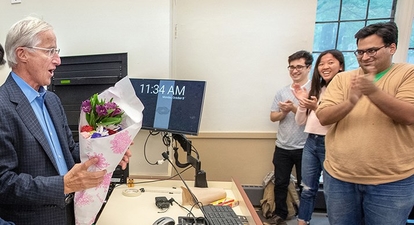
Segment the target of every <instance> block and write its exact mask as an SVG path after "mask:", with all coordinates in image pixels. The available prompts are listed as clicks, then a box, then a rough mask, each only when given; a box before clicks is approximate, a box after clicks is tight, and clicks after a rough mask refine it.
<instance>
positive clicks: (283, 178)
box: [270, 50, 313, 225]
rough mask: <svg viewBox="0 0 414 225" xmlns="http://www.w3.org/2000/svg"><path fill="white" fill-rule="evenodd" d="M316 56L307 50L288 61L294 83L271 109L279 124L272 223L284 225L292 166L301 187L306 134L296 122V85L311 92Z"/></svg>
mask: <svg viewBox="0 0 414 225" xmlns="http://www.w3.org/2000/svg"><path fill="white" fill-rule="evenodd" d="M312 62H313V57H312V54H311V53H309V52H307V51H303V50H302V51H298V52H295V53H293V54H292V55H290V56H289V58H288V63H289V66H288V70H289V75H290V78H291V79H292V84H290V85H288V86H285V87H283V88H282V89H280V90H279V91H278V92H277V93H276V95H275V99H274V101H273V104H272V107H271V109H270V120H271V121H272V122H279V128H278V131H277V139H276V147H275V152H274V154H273V165H274V167H275V171H274V174H275V204H276V210H275V211H274V212H273V217H272V218H271V219H270V220H271V221H270V222H271V224H276V225H284V224H286V222H285V220H286V217H287V215H288V210H287V204H286V198H287V193H288V186H289V181H290V174H291V172H292V168H293V166H295V168H296V178H297V181H298V184H300V182H301V162H302V150H303V146H304V145H305V141H306V138H307V134H306V133H305V132H303V130H304V129H305V125H302V126H299V125H297V124H296V121H295V113H296V109H297V105H298V100H297V99H296V98H295V96H294V95H293V92H292V90H293V88H292V85H293V84H299V85H300V86H302V87H304V88H306V90H310V84H311V82H310V80H309V77H308V76H309V72H310V70H311V67H312Z"/></svg>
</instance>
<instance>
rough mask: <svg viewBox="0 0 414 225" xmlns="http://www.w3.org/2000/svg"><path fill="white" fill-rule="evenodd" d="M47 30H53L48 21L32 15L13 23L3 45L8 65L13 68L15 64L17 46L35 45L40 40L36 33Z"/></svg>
mask: <svg viewBox="0 0 414 225" xmlns="http://www.w3.org/2000/svg"><path fill="white" fill-rule="evenodd" d="M48 30H53V27H52V26H51V25H50V24H49V23H47V22H45V21H43V20H42V19H39V18H36V17H32V16H29V17H26V18H24V19H22V20H20V21H18V22H17V23H15V24H13V26H12V27H11V28H10V30H9V32H8V33H7V37H6V43H5V46H4V47H5V50H6V55H7V63H8V64H9V67H11V68H14V67H15V66H16V65H17V59H16V49H17V48H18V47H28V46H36V45H37V44H39V43H40V41H41V40H40V39H39V37H38V34H39V33H42V32H44V31H48Z"/></svg>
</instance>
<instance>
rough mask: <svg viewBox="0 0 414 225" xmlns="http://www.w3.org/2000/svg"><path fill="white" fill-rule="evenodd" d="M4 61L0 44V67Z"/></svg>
mask: <svg viewBox="0 0 414 225" xmlns="http://www.w3.org/2000/svg"><path fill="white" fill-rule="evenodd" d="M5 63H6V60H4V49H3V46H1V44H0V66H1V65H3V64H5Z"/></svg>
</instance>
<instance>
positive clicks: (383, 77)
mask: <svg viewBox="0 0 414 225" xmlns="http://www.w3.org/2000/svg"><path fill="white" fill-rule="evenodd" d="M355 38H356V43H357V47H358V49H357V50H356V51H355V55H356V57H357V60H358V63H359V66H360V68H358V69H356V70H352V71H347V72H343V73H340V74H338V75H337V76H335V77H334V78H333V80H332V81H331V83H330V84H329V86H328V88H327V90H326V93H325V95H324V97H323V98H322V101H321V104H320V105H319V107H318V109H317V111H316V115H317V117H318V118H319V120H320V122H321V124H322V125H328V124H332V127H331V128H330V129H329V131H328V133H327V134H326V137H325V138H326V139H325V145H326V146H325V147H326V159H325V162H324V168H325V173H324V191H325V198H326V203H327V212H328V218H329V222H330V224H335V225H349V224H353V225H362V224H367V225H368V224H375V225H389V224H393V225H405V224H406V221H407V217H408V214H409V213H410V211H411V209H412V207H413V205H414V126H413V124H414V65H411V64H407V63H393V61H392V58H393V55H394V53H395V52H396V50H397V41H398V28H397V25H396V24H395V23H394V22H386V23H376V24H371V25H369V26H366V27H364V28H362V29H361V30H359V31H358V32H357V33H356V34H355Z"/></svg>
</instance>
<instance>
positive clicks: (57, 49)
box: [27, 46, 60, 57]
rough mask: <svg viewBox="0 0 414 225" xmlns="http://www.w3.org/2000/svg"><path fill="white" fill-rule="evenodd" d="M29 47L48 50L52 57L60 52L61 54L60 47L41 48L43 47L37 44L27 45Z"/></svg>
mask: <svg viewBox="0 0 414 225" xmlns="http://www.w3.org/2000/svg"><path fill="white" fill-rule="evenodd" d="M27 48H32V49H38V50H43V51H46V52H47V53H48V56H49V57H52V56H54V55H55V54H58V55H59V52H60V48H41V47H36V46H32V47H27Z"/></svg>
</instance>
